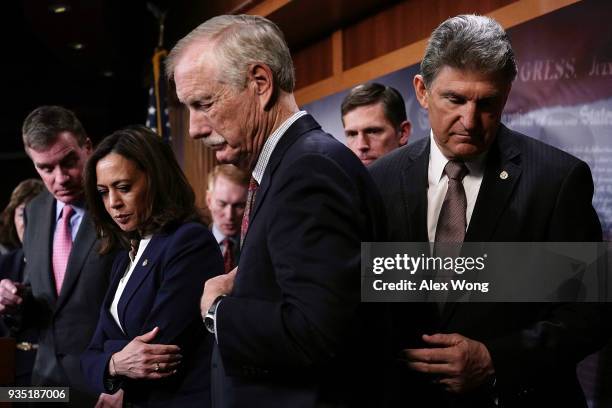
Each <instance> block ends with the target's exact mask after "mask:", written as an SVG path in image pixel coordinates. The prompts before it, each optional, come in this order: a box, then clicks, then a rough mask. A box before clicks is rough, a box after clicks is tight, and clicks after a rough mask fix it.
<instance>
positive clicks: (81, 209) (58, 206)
mask: <svg viewBox="0 0 612 408" xmlns="http://www.w3.org/2000/svg"><path fill="white" fill-rule="evenodd" d="M65 206H66V203H64V202H62V201H60V200H55V222H57V220H59V217H60V215H61V214H62V210H63V209H64V207H65ZM70 206H71V207H72V209H73V210H74V214H73V216H74V215H77V216H79V217H83V214H85V205H84V204H83V203H82V202H74V203H70Z"/></svg>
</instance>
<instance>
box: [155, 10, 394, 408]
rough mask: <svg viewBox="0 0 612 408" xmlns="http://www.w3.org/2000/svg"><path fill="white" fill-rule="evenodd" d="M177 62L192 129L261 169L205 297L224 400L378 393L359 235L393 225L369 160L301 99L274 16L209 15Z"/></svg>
mask: <svg viewBox="0 0 612 408" xmlns="http://www.w3.org/2000/svg"><path fill="white" fill-rule="evenodd" d="M167 69H168V74H169V75H168V77H169V78H173V79H174V81H175V83H176V90H177V95H178V97H179V100H180V101H181V102H182V103H184V104H185V105H186V106H187V107H188V108H189V112H190V134H191V137H192V138H194V139H201V140H202V141H203V142H204V143H205V144H206V145H207V146H209V147H211V148H212V149H214V150H215V151H216V156H217V159H219V160H220V161H222V162H228V161H230V162H233V163H239V164H241V165H242V166H244V168H246V169H248V171H250V172H251V174H252V179H251V182H250V185H249V196H248V198H247V205H246V210H245V216H244V222H243V228H242V234H243V235H244V238H243V247H242V253H241V256H240V263H239V265H238V270H237V272H235V273H230V274H227V275H222V276H220V277H217V278H213V279H210V280H208V281H207V282H206V284H205V288H204V294H203V296H202V302H201V311H202V315H203V317H204V321H205V324H206V325H207V328H208V329H209V330H210V331H211V332H212V333H214V335H215V337H216V350H215V351H216V361H215V362H213V373H212V376H213V405H214V406H215V407H250V406H253V404H259V405H261V406H265V407H279V408H280V407H283V408H284V407H317V406H318V407H321V406H326V407H332V406H333V407H344V406H351V405H358V404H359V403H361V405H365V406H373V405H369V404H374V402H373V400H372V399H370V400H368V399H367V397H365V396H364V394H366V393H371V394H375V393H376V391H378V390H379V388H378V387H377V386H376V384H377V380H378V374H377V371H376V370H375V369H374V368H373V367H372V365H371V364H370V361H369V359H371V358H372V357H373V356H374V355H375V354H376V352H381V351H382V350H383V349H382V348H381V347H378V346H377V344H378V342H379V341H380V339H381V338H380V337H378V335H379V334H380V331H377V330H376V326H377V324H378V323H379V322H380V321H381V319H378V320H377V319H371V320H369V321H367V322H366V321H364V320H361V318H362V316H363V314H362V308H361V307H360V305H359V300H360V271H359V262H360V242H361V241H371V240H376V239H377V238H378V237H379V236H380V231H379V229H378V227H377V225H376V224H375V222H374V219H375V217H378V216H380V215H381V214H380V212H381V211H382V202H381V201H380V196H379V194H378V193H377V191H376V186H374V184H373V182H372V180H371V178H370V176H369V175H368V173H367V170H366V169H365V167H364V166H363V165H362V164H361V163H360V162H359V160H358V158H357V157H356V156H355V155H354V154H353V153H352V152H351V151H350V150H349V149H347V148H346V147H345V146H344V145H342V144H341V143H339V142H338V141H336V140H335V139H334V138H333V137H332V136H330V135H329V134H326V133H324V132H323V131H322V130H321V128H320V126H319V125H318V124H317V122H316V121H315V120H314V118H312V117H311V116H309V115H308V114H307V113H306V112H303V111H300V110H299V109H298V107H297V104H296V102H295V98H294V95H293V88H294V83H295V81H294V72H293V64H292V61H291V57H290V54H289V49H288V47H287V45H286V43H285V41H284V40H283V37H282V33H281V32H280V30H279V29H278V27H276V26H275V25H274V24H273V23H272V22H270V21H268V20H266V19H265V18H262V17H258V16H220V17H215V18H213V19H211V20H209V21H207V22H205V23H203V24H202V25H201V26H199V27H198V28H196V29H195V30H194V31H193V32H192V33H190V34H189V35H187V36H186V37H185V38H184V39H182V40H181V41H179V43H178V44H177V45H176V47H175V48H174V49H173V50H172V52H171V54H170V56H169V59H168V65H167ZM363 323H367V324H368V325H370V326H369V327H368V328H369V329H370V330H369V331H368V330H359V329H363V328H361V327H359V325H360V324H363ZM374 333H376V335H375V334H374ZM368 342H369V343H368ZM366 345H367V347H371V348H373V349H374V350H375V352H368V353H363V350H364V349H365V347H366ZM357 356H358V357H357ZM378 361H382V359H379V360H378Z"/></svg>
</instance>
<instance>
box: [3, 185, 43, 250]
mask: <svg viewBox="0 0 612 408" xmlns="http://www.w3.org/2000/svg"><path fill="white" fill-rule="evenodd" d="M43 188H44V186H43V183H42V181H40V180H38V179H27V180H24V181H22V182H21V183H19V184H18V185H17V187H15V189H14V190H13V192H12V193H11V199H10V200H9V203H8V205H7V206H6V208H5V209H4V211H2V217H1V218H2V220H1V223H2V228H1V229H0V253H3V254H4V253H7V252H10V251H13V250H15V249H18V248H21V241H22V240H23V231H24V225H25V224H24V221H23V214H24V210H25V206H26V204H27V203H29V202H30V201H31V200H32V199H33V198H34V197H36V195H38V193H40V192H41V191H42V190H43ZM2 248H4V249H2Z"/></svg>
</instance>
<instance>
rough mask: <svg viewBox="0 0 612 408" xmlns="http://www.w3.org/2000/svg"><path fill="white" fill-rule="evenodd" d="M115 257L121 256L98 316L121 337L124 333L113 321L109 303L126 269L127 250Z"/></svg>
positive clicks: (111, 301)
mask: <svg viewBox="0 0 612 408" xmlns="http://www.w3.org/2000/svg"><path fill="white" fill-rule="evenodd" d="M117 257H121V258H120V260H118V261H117V263H116V266H115V270H114V271H113V272H114V274H113V277H112V281H111V283H110V286H109V287H108V291H107V292H106V297H105V298H104V303H103V305H104V307H103V310H102V313H101V315H100V318H104V319H106V320H107V322H108V323H107V325H106V327H107V328H108V329H109V330H112V333H114V335H115V336H116V337H117V338H121V337H124V336H125V333H123V331H122V330H121V328H120V327H119V325H118V324H117V322H115V319H114V318H113V315H112V314H111V312H110V308H111V304H112V303H113V299H114V298H115V292H117V287H118V286H119V281H120V280H121V278H122V277H123V275H124V274H125V272H126V271H127V267H128V260H129V257H128V255H127V252H125V253H121V254H120V255H117ZM117 308H119V305H117ZM118 314H119V313H118ZM109 337H110V336H109Z"/></svg>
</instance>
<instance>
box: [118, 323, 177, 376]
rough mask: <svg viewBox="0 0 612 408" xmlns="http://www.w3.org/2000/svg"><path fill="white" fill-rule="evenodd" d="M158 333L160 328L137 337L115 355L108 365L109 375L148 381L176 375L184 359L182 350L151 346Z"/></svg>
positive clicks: (163, 345)
mask: <svg viewBox="0 0 612 408" xmlns="http://www.w3.org/2000/svg"><path fill="white" fill-rule="evenodd" d="M158 333H159V328H158V327H155V328H154V329H153V330H151V331H150V332H148V333H145V334H143V335H142V336H137V337H135V338H134V339H133V340H132V341H130V342H129V343H128V345H127V346H125V347H124V348H123V349H122V350H121V351H119V352H117V353H115V354H113V356H112V357H111V361H110V362H109V364H108V369H109V374H110V375H111V376H115V375H121V376H124V377H129V378H132V379H147V380H155V379H160V378H165V377H169V376H171V375H173V374H175V373H176V369H177V367H178V365H179V364H180V363H181V359H182V358H183V356H182V355H181V354H180V351H181V350H180V348H179V347H178V346H175V345H168V344H149V343H150V342H151V341H153V339H154V338H155V336H157V334H158Z"/></svg>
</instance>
